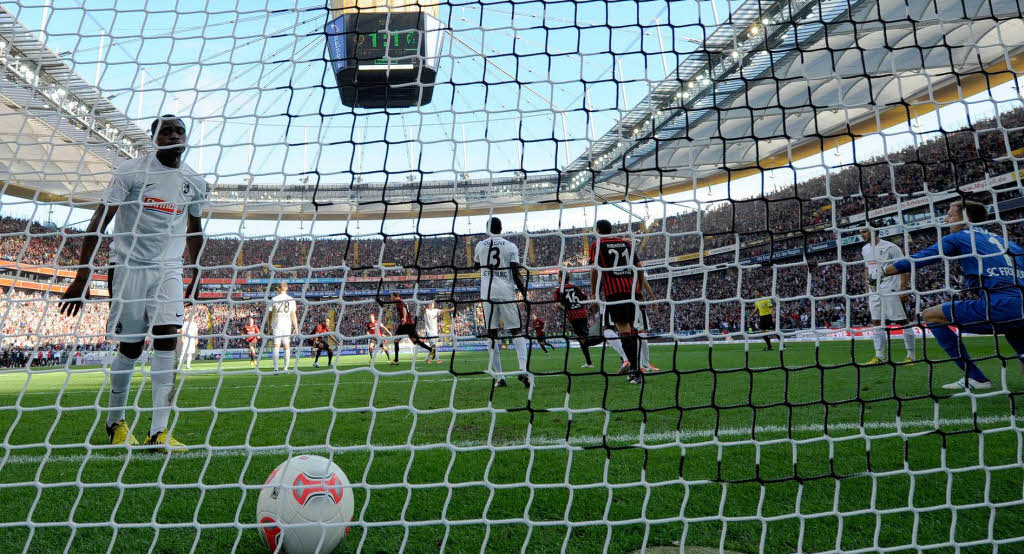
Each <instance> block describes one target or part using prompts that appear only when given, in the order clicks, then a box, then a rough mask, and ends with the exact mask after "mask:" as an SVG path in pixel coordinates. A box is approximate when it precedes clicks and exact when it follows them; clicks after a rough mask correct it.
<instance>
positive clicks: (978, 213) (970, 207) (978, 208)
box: [957, 200, 988, 223]
mask: <svg viewBox="0 0 1024 554" xmlns="http://www.w3.org/2000/svg"><path fill="white" fill-rule="evenodd" d="M957 206H959V207H960V216H961V217H963V218H964V219H966V220H967V221H970V222H971V223H981V222H983V221H985V220H986V219H988V208H986V207H985V205H984V204H982V203H981V202H974V201H973V200H962V201H960V202H959V203H958V204H957Z"/></svg>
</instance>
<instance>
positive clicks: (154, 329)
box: [61, 115, 206, 452]
mask: <svg viewBox="0 0 1024 554" xmlns="http://www.w3.org/2000/svg"><path fill="white" fill-rule="evenodd" d="M150 132H151V133H152V135H153V142H154V144H155V146H156V152H154V153H151V154H147V155H145V156H142V157H139V158H135V159H132V160H127V161H125V162H123V163H122V164H121V165H120V166H119V167H118V168H117V171H115V172H114V177H113V179H111V180H110V184H109V185H107V188H106V190H105V191H104V193H103V198H102V201H101V203H100V205H99V206H98V207H97V208H96V211H95V212H94V213H93V216H92V219H91V220H90V221H89V226H88V227H87V228H86V235H85V237H83V239H82V250H81V253H80V255H79V259H78V273H77V275H76V276H75V279H74V281H73V282H72V283H71V284H70V285H69V286H68V288H67V290H66V291H65V292H64V296H63V299H62V302H61V313H63V314H65V315H68V316H75V315H77V314H78V313H79V311H80V310H81V309H82V304H83V301H84V300H88V299H89V298H90V295H89V281H90V280H91V279H92V275H91V273H92V272H91V270H90V265H91V264H92V263H93V260H94V259H95V255H96V249H97V246H98V245H99V235H100V234H101V233H103V232H104V231H105V230H106V228H107V226H108V225H109V224H110V222H111V220H113V219H115V215H116V216H117V217H116V221H115V223H114V235H113V239H114V241H113V244H111V246H110V269H109V270H108V272H107V282H108V284H109V290H110V292H111V295H110V316H109V318H108V320H107V336H108V337H109V338H110V340H116V341H120V342H119V345H118V349H117V351H118V354H117V356H116V357H115V358H114V361H113V362H112V363H111V365H110V396H109V404H108V411H107V421H106V429H107V436H108V437H109V438H110V444H121V445H125V444H127V445H135V444H138V441H137V440H136V439H135V437H134V436H133V435H132V433H131V430H130V429H129V426H128V424H127V422H126V421H125V419H124V411H125V410H124V408H125V405H126V404H127V402H128V391H129V388H130V386H131V381H132V373H133V372H134V370H135V361H136V360H137V359H138V358H139V356H141V355H142V349H143V345H144V344H145V339H146V337H147V336H151V337H152V343H153V355H152V357H151V358H150V374H149V381H150V383H151V384H152V394H153V420H152V423H151V424H150V428H149V435H148V437H147V438H146V445H147V446H150V447H154V448H159V449H161V450H163V451H165V452H183V451H185V446H184V445H183V444H182V443H180V442H178V440H176V439H175V438H174V436H173V434H172V432H171V429H170V428H169V427H168V421H169V419H170V413H171V403H172V401H173V398H172V396H173V390H174V380H175V376H176V373H177V372H176V371H175V362H176V360H175V356H174V350H175V347H176V346H177V343H178V330H179V329H180V328H181V326H182V322H183V318H184V315H185V302H184V299H185V298H188V299H189V301H191V300H192V299H193V298H194V295H195V292H196V289H197V288H198V284H199V261H198V260H199V252H201V251H202V249H203V227H202V221H201V220H200V217H201V216H202V211H203V203H204V202H205V199H206V181H204V180H203V178H202V177H200V176H199V175H198V174H197V173H196V172H195V171H193V170H192V168H190V167H189V166H188V165H187V164H185V163H184V162H182V159H181V157H182V155H183V154H184V153H185V148H186V144H187V137H186V134H187V131H186V129H185V123H184V122H182V120H181V119H179V118H178V117H176V116H173V115H164V116H161V117H160V118H158V119H156V120H154V121H153V124H152V125H150ZM183 252H184V253H186V255H187V256H188V258H189V260H190V262H191V264H192V266H191V269H192V280H191V282H190V283H189V285H188V288H187V289H186V288H185V287H184V284H183V279H182V273H183V268H182V253H183ZM183 289H184V291H183Z"/></svg>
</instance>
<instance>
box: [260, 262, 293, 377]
mask: <svg viewBox="0 0 1024 554" xmlns="http://www.w3.org/2000/svg"><path fill="white" fill-rule="evenodd" d="M267 323H268V325H269V326H270V332H269V333H268V334H269V335H270V336H272V337H273V340H274V350H273V358H274V373H277V372H278V360H279V359H280V357H281V346H282V345H283V346H284V370H285V371H288V368H289V367H290V365H291V361H292V335H293V334H294V333H295V332H296V331H298V329H299V319H298V316H297V315H296V304H295V299H294V298H292V297H291V296H289V295H288V282H287V281H281V282H280V283H278V284H277V296H275V297H273V298H271V299H270V316H269V317H268V321H267Z"/></svg>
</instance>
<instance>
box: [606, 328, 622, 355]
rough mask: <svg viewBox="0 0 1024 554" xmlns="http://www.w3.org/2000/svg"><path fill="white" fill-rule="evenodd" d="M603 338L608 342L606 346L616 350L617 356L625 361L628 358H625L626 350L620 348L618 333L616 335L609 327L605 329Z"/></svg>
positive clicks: (620, 342)
mask: <svg viewBox="0 0 1024 554" xmlns="http://www.w3.org/2000/svg"><path fill="white" fill-rule="evenodd" d="M604 339H605V342H607V343H608V346H610V347H611V348H612V350H614V351H616V352H618V354H619V357H620V358H622V361H623V362H625V361H626V360H627V359H628V358H626V351H625V350H623V349H622V341H621V340H619V335H617V334H616V333H615V331H612V330H611V329H605V330H604Z"/></svg>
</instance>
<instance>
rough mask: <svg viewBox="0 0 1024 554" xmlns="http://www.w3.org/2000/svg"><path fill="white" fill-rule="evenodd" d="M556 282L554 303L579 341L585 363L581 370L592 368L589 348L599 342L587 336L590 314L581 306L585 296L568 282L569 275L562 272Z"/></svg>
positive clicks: (592, 363) (588, 333) (585, 298)
mask: <svg viewBox="0 0 1024 554" xmlns="http://www.w3.org/2000/svg"><path fill="white" fill-rule="evenodd" d="M558 281H559V286H558V287H556V288H555V301H556V302H558V303H559V304H561V305H562V310H563V311H565V319H566V321H567V322H568V323H569V325H568V327H570V328H572V330H573V332H574V333H576V338H577V339H578V340H579V341H580V349H582V350H583V359H584V360H586V362H587V363H585V364H583V368H584V369H587V368H592V367H594V362H593V360H591V359H590V346H591V345H593V344H597V343H598V342H600V341H599V340H594V339H591V337H590V336H589V335H590V322H589V319H590V314H589V312H587V307H586V306H585V305H584V304H583V302H585V301H586V300H587V295H586V294H584V293H583V290H582V289H580V288H579V287H577V286H576V285H574V284H572V283H570V282H569V275H568V273H566V272H564V271H563V272H561V274H560V275H559V278H558Z"/></svg>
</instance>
